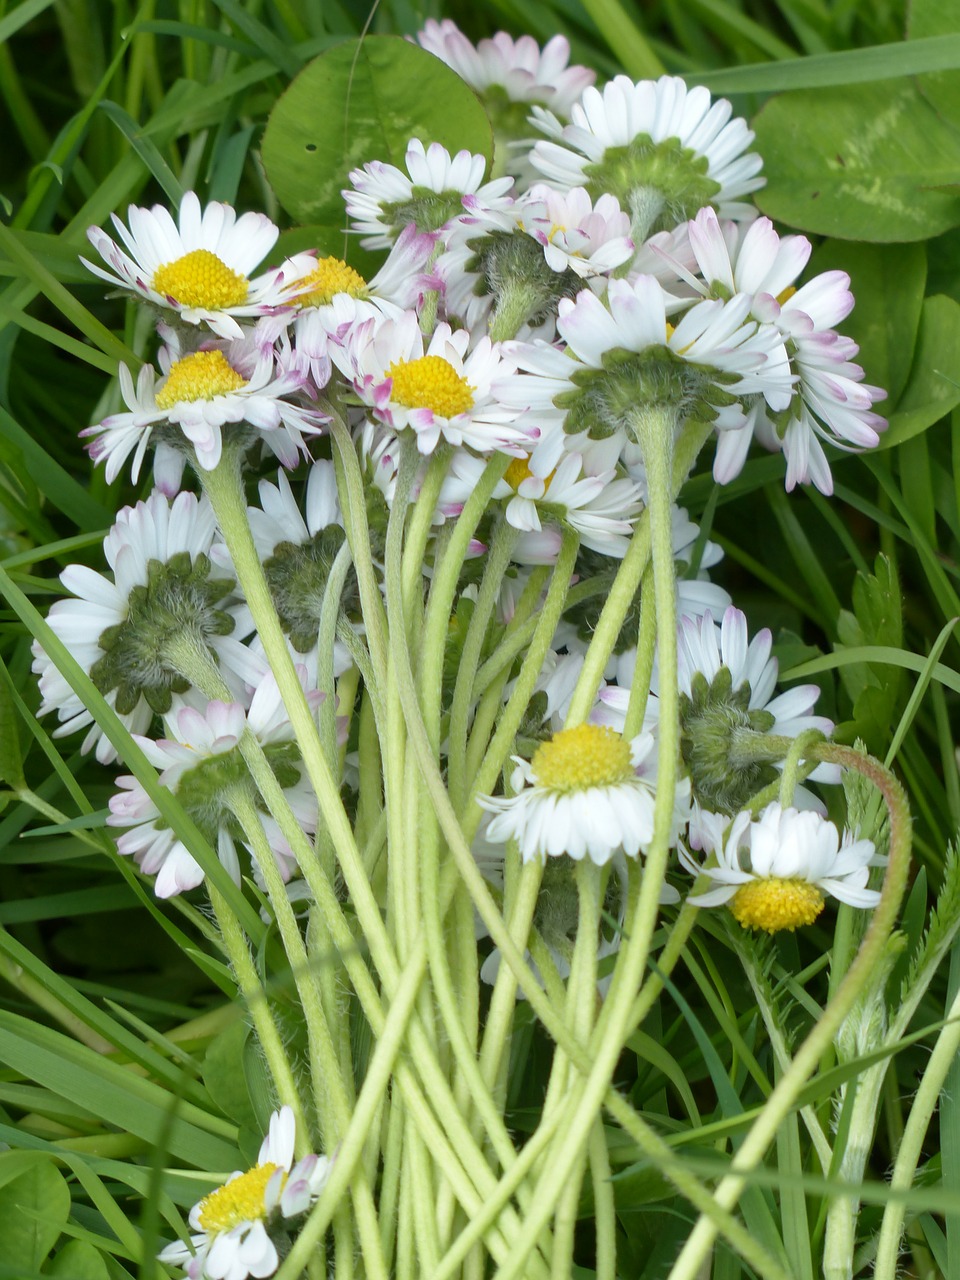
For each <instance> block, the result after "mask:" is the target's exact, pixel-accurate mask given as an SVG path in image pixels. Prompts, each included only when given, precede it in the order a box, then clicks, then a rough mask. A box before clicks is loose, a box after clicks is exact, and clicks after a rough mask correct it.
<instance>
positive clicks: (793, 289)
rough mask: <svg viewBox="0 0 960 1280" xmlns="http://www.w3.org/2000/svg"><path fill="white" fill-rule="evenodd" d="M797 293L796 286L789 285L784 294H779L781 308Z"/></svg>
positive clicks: (778, 299)
mask: <svg viewBox="0 0 960 1280" xmlns="http://www.w3.org/2000/svg"><path fill="white" fill-rule="evenodd" d="M796 292H797V290H796V286H795V285H792V284H788V285H787V287H786V288H785V289H784V291H783V293H778V294H777V301H778V302H779V303H780V305H781V307H782V306H783V304H784V303H785V302H789V301H790V299H791V298H792V297H793V295H794V294H795V293H796Z"/></svg>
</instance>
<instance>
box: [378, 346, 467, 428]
mask: <svg viewBox="0 0 960 1280" xmlns="http://www.w3.org/2000/svg"><path fill="white" fill-rule="evenodd" d="M387 377H388V378H392V379H393V392H392V395H391V398H392V399H393V400H396V401H397V403H398V404H402V405H404V406H405V407H406V408H407V409H431V410H432V411H433V412H434V413H435V414H436V415H437V417H439V418H455V417H456V416H457V414H458V413H466V412H467V410H468V409H472V408H473V391H474V388H473V387H471V385H470V383H469V382H468V381H467V380H466V378H464V377H462V376H461V375H460V374H459V373H457V371H456V369H455V368H454V367H453V365H452V364H451V363H450V361H449V360H444V358H443V356H421V357H420V359H419V360H397V361H395V362H394V363H393V364H392V365H391V366H390V368H389V369H388V370H387Z"/></svg>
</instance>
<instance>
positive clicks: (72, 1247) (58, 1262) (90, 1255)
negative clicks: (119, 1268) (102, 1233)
mask: <svg viewBox="0 0 960 1280" xmlns="http://www.w3.org/2000/svg"><path fill="white" fill-rule="evenodd" d="M45 1274H46V1275H48V1276H62V1277H63V1280H110V1268H109V1267H108V1266H107V1264H106V1262H104V1260H103V1254H102V1253H101V1252H100V1250H99V1249H95V1248H94V1247H93V1245H92V1244H88V1243H87V1241H86V1240H71V1241H69V1242H68V1243H67V1244H65V1245H64V1246H63V1248H62V1249H61V1250H59V1252H58V1253H57V1256H56V1257H55V1258H54V1259H53V1261H52V1262H51V1263H50V1265H49V1267H47V1270H46V1273H45Z"/></svg>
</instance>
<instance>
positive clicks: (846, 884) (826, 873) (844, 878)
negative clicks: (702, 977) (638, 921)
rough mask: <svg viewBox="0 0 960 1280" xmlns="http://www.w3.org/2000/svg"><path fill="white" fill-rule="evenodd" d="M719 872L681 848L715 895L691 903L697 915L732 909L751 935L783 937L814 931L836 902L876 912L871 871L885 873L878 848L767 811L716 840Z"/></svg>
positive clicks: (794, 812)
mask: <svg viewBox="0 0 960 1280" xmlns="http://www.w3.org/2000/svg"><path fill="white" fill-rule="evenodd" d="M712 852H713V854H714V857H715V859H716V865H707V866H701V865H700V864H699V863H697V862H695V861H694V859H693V858H691V856H690V855H689V854H688V853H687V852H686V850H685V849H683V847H682V846H681V849H680V859H681V861H682V862H683V865H684V866H685V867H686V868H687V870H688V871H690V872H691V874H693V875H706V876H708V877H709V878H710V880H712V881H713V883H714V885H715V886H716V887H715V888H712V889H709V890H707V892H706V893H700V894H695V895H693V896H691V897H689V898H688V899H687V901H688V902H689V903H690V904H691V905H692V906H695V907H718V906H721V905H723V904H724V903H726V904H727V905H728V906H729V907H730V910H731V912H732V913H733V915H734V916H735V918H736V920H737V921H738V923H739V924H741V925H742V926H743V927H744V928H745V929H764V930H766V932H767V933H778V932H779V931H780V930H782V929H787V930H790V931H791V932H793V930H795V929H798V928H800V927H801V926H803V925H808V924H813V922H814V921H815V920H816V919H817V917H818V916H819V914H820V912H821V911H822V910H823V908H824V900H825V895H827V894H830V895H832V896H833V897H834V898H837V899H838V900H839V901H840V902H845V903H847V904H848V905H849V906H851V907H860V908H864V909H866V908H870V907H875V906H876V905H877V903H878V902H879V901H880V894H879V893H878V892H876V890H874V889H868V888H867V881H868V879H869V876H870V871H869V868H870V867H871V866H877V865H882V860H880V859H878V858H877V856H876V851H875V849H874V846H873V842H872V841H870V840H858V839H857V838H856V837H855V836H854V835H852V834H851V833H850V832H849V831H847V832H844V835H843V839H842V840H841V838H840V832H839V831H838V830H837V828H836V827H835V826H834V824H833V823H832V822H829V821H828V820H827V819H826V818H824V817H822V816H821V815H820V814H818V813H813V812H811V811H809V810H806V811H801V810H799V809H793V808H790V809H784V808H782V807H781V806H780V805H779V804H777V803H774V804H771V805H768V806H767V808H766V809H764V810H763V812H762V813H761V814H760V816H759V818H756V819H753V818H752V815H751V814H750V813H749V811H748V812H744V813H740V814H738V815H737V816H736V818H734V820H733V822H732V823H731V824H730V829H729V831H728V832H727V835H726V838H724V837H723V835H722V833H719V834H718V835H717V838H716V840H715V843H714V847H713V850H712Z"/></svg>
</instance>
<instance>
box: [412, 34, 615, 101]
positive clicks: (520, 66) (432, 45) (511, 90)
mask: <svg viewBox="0 0 960 1280" xmlns="http://www.w3.org/2000/svg"><path fill="white" fill-rule="evenodd" d="M417 40H418V42H419V44H420V47H421V48H422V49H426V50H427V52H428V53H432V54H434V55H435V56H436V57H438V58H439V59H440V60H441V62H445V63H446V64H447V66H448V67H450V68H451V70H453V71H456V73H457V75H458V76H459V77H460V79H461V80H465V81H466V82H467V84H468V85H469V86H470V88H471V89H475V90H476V91H477V93H479V94H480V96H481V98H482V99H483V100H484V105H486V106H487V107H488V108H489V107H490V106H491V105H492V106H493V107H494V108H496V106H497V105H500V106H501V110H502V107H503V105H504V99H505V100H506V101H507V102H510V103H516V104H517V105H520V106H522V107H523V108H524V110H523V112H522V116H523V119H525V118H526V108H527V104H529V103H540V104H541V105H542V106H549V107H551V108H553V110H554V111H556V112H558V113H559V114H560V115H562V116H568V115H569V114H570V108H571V107H572V106H573V104H574V102H576V100H577V99H578V98H579V97H580V95H581V94H582V93H583V91H584V89H586V88H587V87H588V86H589V85H591V84H593V82H594V80H595V79H596V73H595V72H594V71H591V70H590V69H589V68H588V67H578V66H572V67H571V66H568V63H569V61H570V42H569V40H567V38H566V36H561V35H557V36H554V37H553V38H552V39H551V40H548V41H547V43H546V44H545V45H544V46H543V48H542V49H541V48H540V46H539V45H538V44H537V42H536V41H535V40H534V39H533V37H532V36H520V38H519V39H518V40H515V39H514V38H513V36H510V35H508V34H507V33H506V32H505V31H498V32H497V33H496V35H494V36H492V37H491V38H490V39H487V40H481V41H479V43H478V44H476V45H473V44H471V43H470V41H469V40H468V39H467V37H466V36H465V35H464V34H463V32H462V31H461V30H460V28H459V27H458V26H457V25H456V23H454V22H452V21H451V20H450V19H449V18H444V19H443V21H441V22H436V21H435V20H434V19H433V18H430V19H428V20H427V22H426V23H425V24H424V28H423V30H422V31H418V32H417ZM497 89H498V90H500V91H501V92H500V93H499V94H497V93H491V92H490V90H497ZM515 114H518V113H515ZM493 119H494V123H495V124H496V123H498V120H497V114H496V112H494V113H493Z"/></svg>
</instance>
